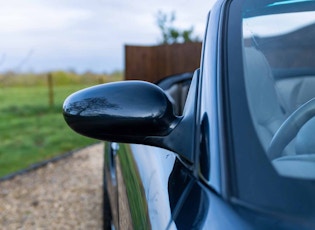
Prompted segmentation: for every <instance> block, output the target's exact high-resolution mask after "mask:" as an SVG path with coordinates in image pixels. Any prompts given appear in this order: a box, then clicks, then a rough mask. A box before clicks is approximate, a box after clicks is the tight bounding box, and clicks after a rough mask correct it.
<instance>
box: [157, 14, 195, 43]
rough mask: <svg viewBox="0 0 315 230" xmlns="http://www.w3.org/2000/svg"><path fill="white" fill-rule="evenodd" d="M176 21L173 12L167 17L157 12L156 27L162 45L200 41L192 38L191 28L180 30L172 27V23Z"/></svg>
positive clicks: (192, 29)
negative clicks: (160, 36)
mask: <svg viewBox="0 0 315 230" xmlns="http://www.w3.org/2000/svg"><path fill="white" fill-rule="evenodd" d="M175 19H176V15H175V12H174V11H173V12H171V13H170V14H169V15H168V14H166V13H163V12H161V11H159V12H158V13H157V15H156V22H157V26H158V27H159V29H160V30H161V33H162V42H161V43H162V44H173V43H184V42H199V41H200V39H199V38H198V37H197V36H196V37H193V31H194V28H193V26H192V27H191V28H190V29H185V30H180V29H178V28H176V27H174V25H173V23H174V21H175Z"/></svg>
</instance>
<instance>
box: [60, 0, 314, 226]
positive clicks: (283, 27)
mask: <svg viewBox="0 0 315 230" xmlns="http://www.w3.org/2000/svg"><path fill="white" fill-rule="evenodd" d="M314 41H315V1H310V0H284V1H274V0H220V1H218V2H217V3H216V4H215V6H214V7H213V9H212V10H211V13H209V17H208V21H207V28H206V33H205V38H204V42H203V52H202V57H201V63H200V69H198V70H196V71H195V73H194V74H189V73H187V74H183V75H178V76H173V77H169V78H167V79H165V80H162V81H160V82H159V83H157V84H151V83H147V82H142V81H125V82H118V83H109V84H105V85H99V86H95V87H92V88H88V89H84V90H82V91H79V92H76V93H74V94H73V95H71V96H69V97H68V98H67V99H66V101H65V103H64V108H63V109H64V117H65V120H66V121H67V123H68V124H69V126H70V127H71V128H72V129H74V130H75V131H76V132H78V133H81V134H83V135H86V136H89V137H93V138H97V139H100V140H105V141H109V142H107V143H106V150H105V167H104V172H105V174H104V178H105V179H104V180H105V183H104V188H105V190H104V191H105V192H104V194H105V201H108V204H109V205H107V206H106V207H110V210H107V211H109V212H105V214H106V213H107V214H108V215H105V216H109V217H110V218H111V220H110V222H109V223H110V224H109V225H107V226H105V227H109V228H110V227H111V228H117V229H118V228H120V229H125V228H132V227H133V228H134V229H150V228H152V229H224V230H225V229H315V198H314V196H315V119H314V115H315V99H314V97H315V42H314ZM117 143H131V144H117ZM107 198H109V199H107ZM105 211H106V210H105Z"/></svg>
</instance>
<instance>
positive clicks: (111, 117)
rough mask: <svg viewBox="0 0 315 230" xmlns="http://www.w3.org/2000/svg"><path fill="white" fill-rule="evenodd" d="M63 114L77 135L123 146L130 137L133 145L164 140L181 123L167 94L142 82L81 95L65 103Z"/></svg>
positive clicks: (101, 87)
mask: <svg viewBox="0 0 315 230" xmlns="http://www.w3.org/2000/svg"><path fill="white" fill-rule="evenodd" d="M63 111H64V117H65V120H66V122H67V123H68V125H69V126H70V127H71V128H73V129H74V130H75V131H76V132H78V133H81V134H83V135H86V136H90V137H93V138H97V139H101V140H112V141H120V142H125V141H127V142H130V141H128V138H129V136H132V137H131V139H132V140H131V141H134V140H136V139H137V138H139V139H143V138H144V137H145V136H165V135H167V134H168V133H169V132H170V131H171V128H172V127H174V126H176V125H177V123H178V122H179V118H177V117H175V116H174V114H173V108H172V104H171V102H170V101H169V100H168V98H167V97H166V95H165V94H164V92H163V91H162V90H161V89H160V88H159V87H157V86H156V85H154V84H150V83H147V82H141V81H128V82H118V83H117V82H116V83H110V84H104V85H98V86H94V87H91V88H88V89H84V90H81V91H78V92H76V93H74V94H72V95H70V96H69V97H68V98H67V99H66V100H65V102H64V105H63ZM116 138H117V139H116ZM133 138H134V139H133Z"/></svg>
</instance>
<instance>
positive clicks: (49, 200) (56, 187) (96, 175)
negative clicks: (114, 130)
mask: <svg viewBox="0 0 315 230" xmlns="http://www.w3.org/2000/svg"><path fill="white" fill-rule="evenodd" d="M102 167H103V144H102V143H101V144H97V145H93V146H90V147H87V148H85V149H82V150H80V151H78V152H76V153H74V154H73V155H71V156H69V157H67V158H64V159H61V160H59V161H56V162H53V163H49V164H48V165H46V166H44V167H41V168H39V169H36V170H34V171H31V172H28V173H25V174H23V175H19V176H16V177H14V178H13V179H10V180H7V181H3V182H1V183H0V229H8V230H10V229H14V230H16V229H65V230H67V229H71V230H72V229H102V225H103V221H102V202H103V198H102V194H103V192H102V189H103V181H102V177H103V170H102Z"/></svg>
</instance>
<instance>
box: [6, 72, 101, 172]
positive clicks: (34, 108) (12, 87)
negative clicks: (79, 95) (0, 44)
mask: <svg viewBox="0 0 315 230" xmlns="http://www.w3.org/2000/svg"><path fill="white" fill-rule="evenodd" d="M17 78H19V77H17ZM37 78H40V76H36V75H32V76H30V77H29V79H30V80H31V81H33V83H32V84H28V85H21V84H20V83H21V80H18V79H15V82H14V81H13V80H8V79H6V81H5V82H6V83H7V84H6V85H4V84H1V81H0V177H2V176H4V175H7V174H9V173H12V172H15V171H18V170H21V169H24V168H27V167H29V166H30V165H32V164H34V163H38V162H40V161H43V160H47V159H50V158H53V157H55V156H58V155H60V154H63V153H65V152H68V151H71V150H74V149H78V148H81V147H84V146H87V145H90V144H93V143H96V142H97V140H93V139H90V138H87V137H83V136H80V135H79V134H76V133H75V132H74V131H72V130H71V129H70V128H69V127H68V126H67V125H66V123H65V121H64V119H63V116H62V104H63V101H64V99H65V98H66V97H67V96H68V95H69V94H71V93H73V92H75V91H77V90H79V89H82V88H85V87H88V86H91V85H94V84H97V83H98V81H96V80H95V81H96V82H95V81H94V82H93V81H91V82H88V81H85V82H84V81H83V82H82V81H81V83H80V82H79V81H72V82H74V83H73V84H70V83H71V79H70V80H69V78H68V79H67V78H66V77H65V79H64V82H62V81H61V79H60V78H57V77H55V76H54V81H55V86H54V105H53V106H50V105H49V96H48V87H47V86H46V85H45V84H40V83H39V82H38V81H34V79H37ZM0 80H1V78H0ZM2 80H3V78H2ZM23 81H25V79H23ZM58 81H59V82H58ZM8 82H11V83H10V84H8ZM12 82H14V83H12ZM56 82H58V84H56Z"/></svg>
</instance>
